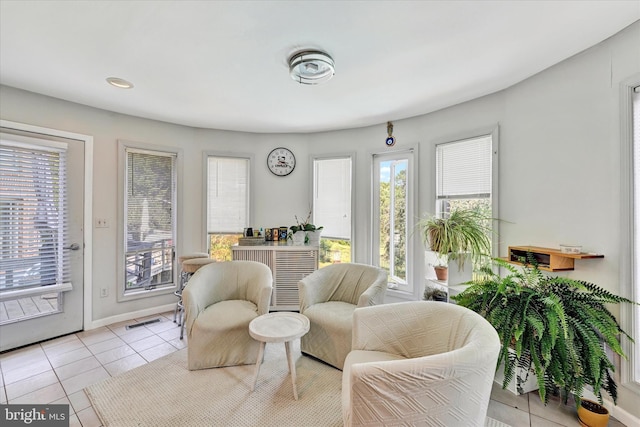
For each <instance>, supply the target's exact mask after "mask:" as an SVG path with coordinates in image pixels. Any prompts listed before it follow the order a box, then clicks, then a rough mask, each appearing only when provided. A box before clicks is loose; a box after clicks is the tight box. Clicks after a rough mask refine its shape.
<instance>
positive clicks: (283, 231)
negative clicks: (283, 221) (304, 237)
mask: <svg viewBox="0 0 640 427" xmlns="http://www.w3.org/2000/svg"><path fill="white" fill-rule="evenodd" d="M287 230H288V228H287V227H280V228H279V229H278V240H280V241H282V242H286V241H287V235H288V234H289V232H288V231H287Z"/></svg>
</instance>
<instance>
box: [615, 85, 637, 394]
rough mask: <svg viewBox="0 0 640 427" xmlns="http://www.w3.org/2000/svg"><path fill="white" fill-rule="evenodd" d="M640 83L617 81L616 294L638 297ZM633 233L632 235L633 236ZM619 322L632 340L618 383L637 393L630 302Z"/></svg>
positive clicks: (625, 345) (634, 327)
mask: <svg viewBox="0 0 640 427" xmlns="http://www.w3.org/2000/svg"><path fill="white" fill-rule="evenodd" d="M639 86H640V74H636V75H634V76H631V77H630V78H628V79H626V80H624V81H623V82H621V84H620V123H621V129H620V141H621V147H620V154H621V157H620V162H621V167H620V190H621V191H620V193H621V209H620V212H621V232H620V237H621V238H620V244H621V249H620V295H622V296H624V297H626V298H629V299H632V300H634V301H638V300H639V299H640V277H639V276H640V274H639V273H638V271H640V260H639V259H638V258H639V257H640V247H639V246H640V245H638V246H636V243H635V242H636V241H637V239H638V237H637V236H638V233H640V230H639V229H638V224H636V223H635V220H634V218H635V210H636V209H639V206H640V200H635V196H634V193H635V192H637V189H636V188H635V185H637V183H638V180H640V177H636V176H635V173H634V167H635V168H636V169H638V168H639V165H635V164H634V159H633V157H634V130H633V125H634V120H633V91H634V88H636V87H639ZM634 178H635V183H634ZM634 237H635V239H634ZM620 324H621V327H622V329H623V330H625V331H626V332H627V333H628V334H629V335H631V336H632V337H634V338H635V343H631V342H630V341H629V340H627V339H625V338H624V337H622V348H623V351H624V353H625V354H626V355H627V357H628V359H627V360H624V359H618V360H620V365H621V366H620V368H621V369H620V372H621V384H622V386H623V387H625V388H628V389H629V390H631V391H632V392H634V393H636V394H638V395H640V310H638V307H637V306H633V305H631V304H622V305H621V310H620Z"/></svg>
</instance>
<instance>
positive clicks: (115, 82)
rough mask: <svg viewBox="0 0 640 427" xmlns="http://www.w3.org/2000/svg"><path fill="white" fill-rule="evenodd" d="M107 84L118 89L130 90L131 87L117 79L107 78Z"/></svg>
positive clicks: (124, 81) (130, 84)
mask: <svg viewBox="0 0 640 427" xmlns="http://www.w3.org/2000/svg"><path fill="white" fill-rule="evenodd" d="M107 83H109V84H110V85H111V86H115V87H118V88H120V89H131V88H132V87H133V83H131V82H128V81H126V80H125V79H121V78H119V77H107Z"/></svg>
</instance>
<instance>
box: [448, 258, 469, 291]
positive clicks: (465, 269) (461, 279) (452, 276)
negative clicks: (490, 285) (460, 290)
mask: <svg viewBox="0 0 640 427" xmlns="http://www.w3.org/2000/svg"><path fill="white" fill-rule="evenodd" d="M472 274H473V263H472V262H471V255H466V256H465V260H464V264H463V266H462V269H460V266H459V265H458V260H450V261H449V279H448V280H447V284H448V285H449V286H455V285H460V284H461V283H467V282H469V281H471V278H472Z"/></svg>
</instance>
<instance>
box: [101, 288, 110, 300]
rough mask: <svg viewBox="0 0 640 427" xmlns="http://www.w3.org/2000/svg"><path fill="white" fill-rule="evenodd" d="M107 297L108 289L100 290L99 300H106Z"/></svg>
mask: <svg viewBox="0 0 640 427" xmlns="http://www.w3.org/2000/svg"><path fill="white" fill-rule="evenodd" d="M108 296H109V289H107V288H100V298H106V297H108Z"/></svg>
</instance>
